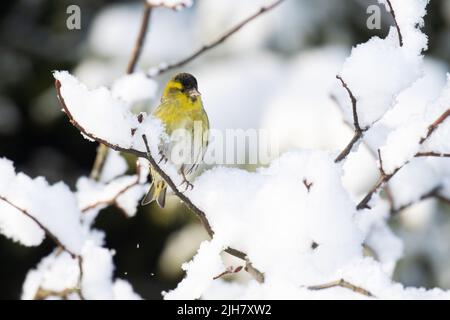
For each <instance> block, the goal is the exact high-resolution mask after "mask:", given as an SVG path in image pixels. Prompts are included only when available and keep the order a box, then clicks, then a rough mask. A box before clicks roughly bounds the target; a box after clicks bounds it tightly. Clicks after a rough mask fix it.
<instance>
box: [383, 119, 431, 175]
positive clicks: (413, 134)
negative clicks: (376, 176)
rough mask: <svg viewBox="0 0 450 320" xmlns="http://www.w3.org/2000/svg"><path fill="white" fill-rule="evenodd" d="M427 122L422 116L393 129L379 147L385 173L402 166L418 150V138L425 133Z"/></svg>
mask: <svg viewBox="0 0 450 320" xmlns="http://www.w3.org/2000/svg"><path fill="white" fill-rule="evenodd" d="M426 128H427V123H426V122H425V121H424V120H423V118H419V119H416V120H415V121H410V122H409V123H406V124H404V125H403V126H401V127H399V128H398V129H396V130H394V131H393V132H392V133H391V134H390V135H389V136H388V138H387V141H386V145H384V146H383V147H382V148H381V158H382V160H383V169H384V171H385V173H386V174H391V173H393V172H394V171H395V170H396V169H398V168H400V167H402V166H403V165H404V164H405V163H406V162H408V161H409V160H411V159H412V158H413V157H414V155H415V154H416V153H417V152H419V149H420V143H419V142H420V139H421V138H422V137H423V136H425V134H426Z"/></svg>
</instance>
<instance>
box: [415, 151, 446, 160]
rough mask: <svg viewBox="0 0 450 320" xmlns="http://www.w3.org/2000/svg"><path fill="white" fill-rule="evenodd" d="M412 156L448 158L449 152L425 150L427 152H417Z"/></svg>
mask: <svg viewBox="0 0 450 320" xmlns="http://www.w3.org/2000/svg"><path fill="white" fill-rule="evenodd" d="M414 157H416V158H420V157H436V158H450V153H440V152H434V151H427V152H418V153H416V155H415V156H414Z"/></svg>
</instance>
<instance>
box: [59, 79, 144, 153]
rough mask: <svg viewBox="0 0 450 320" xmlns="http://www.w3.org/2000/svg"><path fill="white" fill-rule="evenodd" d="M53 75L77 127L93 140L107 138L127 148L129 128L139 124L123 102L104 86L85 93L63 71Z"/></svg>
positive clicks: (130, 139)
mask: <svg viewBox="0 0 450 320" xmlns="http://www.w3.org/2000/svg"><path fill="white" fill-rule="evenodd" d="M53 76H54V77H55V79H57V80H59V81H60V83H61V89H60V90H61V94H62V96H63V97H64V102H65V104H66V105H67V106H70V113H71V115H72V116H73V117H74V119H77V122H78V123H79V125H81V126H82V127H83V128H87V130H92V131H95V132H96V136H97V137H105V136H107V137H108V141H110V142H112V143H113V144H115V145H119V146H123V147H131V143H132V134H131V133H132V129H134V128H136V127H137V126H138V124H139V123H138V120H137V118H136V117H135V116H134V115H133V114H132V113H131V111H130V110H129V109H128V107H127V105H126V103H124V102H122V101H120V100H118V99H115V98H113V96H112V94H111V92H110V91H109V90H108V89H107V88H105V87H100V88H98V89H95V90H89V89H88V88H87V87H86V86H85V85H83V84H81V83H80V82H79V81H78V80H77V79H76V78H74V77H73V76H71V75H70V74H69V73H68V72H66V71H62V72H60V71H55V72H54V74H53ZM99 120H101V121H99ZM88 133H89V131H88Z"/></svg>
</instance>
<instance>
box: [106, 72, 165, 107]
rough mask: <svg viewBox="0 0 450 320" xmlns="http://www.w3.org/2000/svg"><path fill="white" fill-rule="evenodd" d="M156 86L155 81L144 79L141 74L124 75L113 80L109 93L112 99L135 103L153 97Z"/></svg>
mask: <svg viewBox="0 0 450 320" xmlns="http://www.w3.org/2000/svg"><path fill="white" fill-rule="evenodd" d="M157 90H158V85H157V83H156V82H155V80H153V79H150V78H148V77H146V75H145V74H144V73H143V72H136V73H132V74H129V75H125V76H122V77H120V78H119V79H117V80H115V81H114V83H113V85H112V88H111V91H112V94H113V97H114V98H119V99H122V100H124V101H126V102H129V103H136V102H139V101H142V100H148V99H152V98H154V97H155V94H156V91H157Z"/></svg>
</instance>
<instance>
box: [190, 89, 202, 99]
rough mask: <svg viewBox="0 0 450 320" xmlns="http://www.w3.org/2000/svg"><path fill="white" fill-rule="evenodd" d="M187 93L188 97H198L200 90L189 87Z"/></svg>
mask: <svg viewBox="0 0 450 320" xmlns="http://www.w3.org/2000/svg"><path fill="white" fill-rule="evenodd" d="M188 95H189V97H191V98H192V99H195V98H197V97H200V95H201V94H200V92H198V90H197V89H195V88H194V89H191V90H189V91H188Z"/></svg>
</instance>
